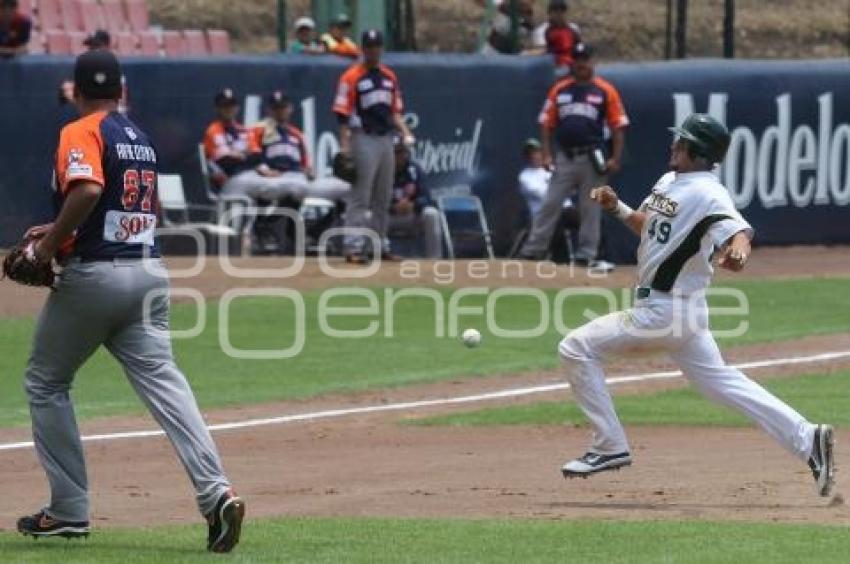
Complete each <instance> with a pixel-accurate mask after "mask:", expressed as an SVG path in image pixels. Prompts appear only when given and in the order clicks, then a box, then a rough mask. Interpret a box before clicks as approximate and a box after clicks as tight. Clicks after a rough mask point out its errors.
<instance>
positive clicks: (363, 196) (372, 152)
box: [345, 130, 395, 253]
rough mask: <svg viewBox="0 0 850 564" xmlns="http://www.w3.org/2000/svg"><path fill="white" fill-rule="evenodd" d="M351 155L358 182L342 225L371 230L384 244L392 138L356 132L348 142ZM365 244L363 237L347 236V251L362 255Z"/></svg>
mask: <svg viewBox="0 0 850 564" xmlns="http://www.w3.org/2000/svg"><path fill="white" fill-rule="evenodd" d="M351 152H352V157H353V158H354V163H355V166H356V167H357V181H356V182H355V183H354V185H353V186H352V187H351V194H350V195H349V199H348V209H347V210H346V212H345V226H346V227H359V228H371V229H373V230H374V231H375V233H376V234H377V239H378V241H383V240H384V239H385V238H386V236H387V218H388V216H389V206H390V196H391V194H392V189H393V176H394V175H395V155H394V153H393V138H392V135H390V134H387V135H369V134H367V133H364V132H363V131H361V130H355V131H354V132H353V134H352V139H351ZM364 243H365V238H364V237H363V236H362V235H358V234H350V235H346V237H345V249H346V252H348V253H362V252H363V251H364ZM375 251H376V252H378V251H379V249H375Z"/></svg>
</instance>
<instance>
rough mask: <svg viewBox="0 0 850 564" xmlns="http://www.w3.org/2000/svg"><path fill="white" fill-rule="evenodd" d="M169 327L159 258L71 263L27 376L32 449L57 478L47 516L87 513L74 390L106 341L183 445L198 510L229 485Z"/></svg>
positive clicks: (43, 319) (71, 517)
mask: <svg viewBox="0 0 850 564" xmlns="http://www.w3.org/2000/svg"><path fill="white" fill-rule="evenodd" d="M146 296H148V300H149V306H148V308H147V310H148V311H147V314H146V313H145V311H144V310H145V307H144V304H145V298H146ZM146 316H147V318H148V320H147V321H146V320H145V317H146ZM168 328H169V296H168V278H167V275H166V273H165V268H164V266H163V265H162V263H161V261H159V260H158V259H147V260H146V261H142V260H123V261H122V260H115V261H111V262H86V263H82V262H74V261H72V262H71V264H69V265H68V266H67V267H66V268H65V270H64V271H63V273H62V276H61V280H60V282H59V286H58V289H57V290H56V291H55V292H52V293H51V294H50V296H49V297H48V299H47V303H46V304H45V306H44V308H43V309H42V311H41V315H40V317H39V319H38V324H37V326H36V329H35V336H34V338H33V345H32V353H31V355H30V359H29V364H28V366H27V371H26V379H25V388H26V392H27V395H28V397H29V403H30V414H31V417H32V429H33V438H34V442H35V448H36V452H37V454H38V458H39V460H40V461H41V464H42V466H43V467H44V470H45V472H46V473H47V479H48V481H49V482H50V504H49V505H47V507H46V508H45V509H46V511H47V513H48V514H49V515H50V516H52V517H54V518H56V519H59V520H63V521H87V520H88V519H89V493H88V478H87V476H86V464H85V459H84V457H83V445H82V442H81V441H80V432H79V429H78V427H77V422H76V418H75V416H74V406H73V403H72V400H71V397H70V395H69V391H70V389H71V384H72V383H73V380H74V375H75V373H76V372H77V369H78V368H79V367H80V366H82V364H83V363H84V362H85V361H86V360H87V359H88V358H89V357H90V356H91V355H92V354H93V353H94V352H95V351H96V350H97V349H98V347H100V346H101V345H103V346H105V347H106V349H107V350H108V351H109V352H110V353H111V354H112V356H114V357H115V358H116V360H118V362H119V363H121V365H122V366H123V367H124V372H125V374H126V376H127V378H128V380H129V381H130V384H131V385H132V387H133V389H134V390H135V391H136V393H137V394H138V395H139V397H140V398H141V400H142V401H143V402H144V403H145V405H146V406H147V408H148V410H149V411H150V412H151V414H152V415H153V417H154V419H156V421H157V423H159V425H160V426H161V427H162V428H163V430H164V431H165V433H166V435H167V436H168V438H169V440H170V441H171V444H172V445H173V446H174V449H175V450H176V451H177V455H178V456H179V458H180V461H181V462H182V463H183V466H184V467H185V469H186V471H187V473H188V474H189V478H190V479H191V481H192V484H193V485H194V487H195V491H196V494H197V502H198V507H199V509H200V511H201V513H202V514H207V513H209V512H210V511H212V509H213V508H214V506H215V503H216V501H217V500H218V498H219V497H220V496H221V495H222V494H223V493H224V492H225V491H226V490H227V489H228V488H229V487H230V484H229V483H228V480H227V478H226V477H225V475H224V471H223V470H222V464H221V459H220V458H219V455H218V452H217V451H216V447H215V444H214V443H213V440H212V437H211V436H210V433H209V431H208V430H207V428H206V425H205V423H204V419H203V417H202V416H201V412H200V411H199V409H198V405H197V403H196V402H195V397H194V395H193V394H192V390H191V388H190V387H189V384H188V382H187V381H186V378H185V376H183V374H182V373H181V372H180V370H179V369H178V368H177V366H176V364H175V363H174V357H173V355H172V352H171V339H170V336H169V333H168Z"/></svg>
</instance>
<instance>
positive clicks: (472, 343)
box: [463, 329, 481, 348]
mask: <svg viewBox="0 0 850 564" xmlns="http://www.w3.org/2000/svg"><path fill="white" fill-rule="evenodd" d="M463 344H464V345H466V346H467V347H469V348H474V347H477V346H478V345H480V344H481V333H479V332H478V329H467V330H465V331H464V332H463Z"/></svg>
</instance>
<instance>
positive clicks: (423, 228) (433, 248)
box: [384, 135, 443, 259]
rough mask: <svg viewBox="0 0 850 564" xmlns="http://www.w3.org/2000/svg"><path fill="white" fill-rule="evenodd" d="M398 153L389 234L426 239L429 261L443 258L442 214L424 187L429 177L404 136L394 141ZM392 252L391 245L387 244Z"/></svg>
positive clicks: (398, 136) (426, 254)
mask: <svg viewBox="0 0 850 564" xmlns="http://www.w3.org/2000/svg"><path fill="white" fill-rule="evenodd" d="M393 147H394V152H395V179H394V181H393V193H392V199H391V200H390V217H389V224H388V227H387V232H388V234H389V236H390V237H393V236H398V235H401V234H404V235H414V236H416V237H423V238H424V239H425V258H429V259H439V258H441V257H442V256H443V238H442V233H443V231H442V228H441V226H440V212H439V211H437V208H436V207H435V206H434V202H433V200H431V192H430V190H428V187H427V186H426V185H425V184H424V182H423V181H424V176H425V173H424V172H423V171H422V167H420V166H419V165H418V164H417V163H416V162H415V161H414V160H413V159H411V158H410V149H408V148H407V146H406V145H405V144H404V139H402V138H401V136H400V135H396V136H395V137H394V138H393ZM384 245H385V248H387V249H389V248H390V241H389V240H387V241H385V243H384Z"/></svg>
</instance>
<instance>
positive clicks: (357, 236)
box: [333, 29, 414, 264]
mask: <svg viewBox="0 0 850 564" xmlns="http://www.w3.org/2000/svg"><path fill="white" fill-rule="evenodd" d="M361 43H362V45H363V61H362V62H358V63H356V64H354V65H352V66H351V67H350V68H349V69H348V70H347V71H345V73H343V75H342V76H341V77H340V79H339V85H338V87H337V93H336V97H335V98H334V104H333V112H334V113H335V114H336V116H337V120H338V122H339V143H340V151H341V152H342V153H346V154H350V155H351V157H352V158H353V159H354V163H355V167H356V168H357V180H356V182H355V183H354V186H352V189H351V195H350V196H349V201H348V208H347V210H346V214H345V216H346V219H345V225H346V227H352V228H356V231H360V232H361V233H362V230H363V229H372V230H373V232H374V233H375V235H376V237H375V239H376V241H375V240H373V243H377V244H379V245H380V246H381V248H377V249H367V248H366V238H365V237H364V236H363V235H362V234H361V233H356V231H352V232H349V233H347V234H346V236H345V257H346V261H348V262H350V263H354V264H362V263H365V262H368V261H369V259H370V254H372V255H378V256H381V257H382V258H383V259H384V260H393V259H395V256H394V255H393V254H392V252H391V251H390V249H389V247H388V245H387V242H388V240H387V238H386V236H387V225H388V219H389V205H390V196H391V194H392V188H393V178H394V176H395V157H394V152H393V134H394V133H395V132H398V133H399V134H400V135H401V136H402V139H403V141H404V143H405V144H406V145H408V146H409V145H412V144H413V142H414V139H413V135H412V134H411V133H410V130H409V129H408V128H407V125H406V124H405V123H404V119H403V118H402V114H401V112H402V110H403V103H402V98H401V88H400V86H399V82H398V78H397V77H396V75H395V73H394V72H393V71H392V70H391V69H390V68H389V67H387V66H386V65H384V64H382V63H381V56H382V55H383V48H384V36H383V34H382V33H381V32H380V31H378V30H376V29H370V30H367V31H365V32H363V38H362V41H361Z"/></svg>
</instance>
